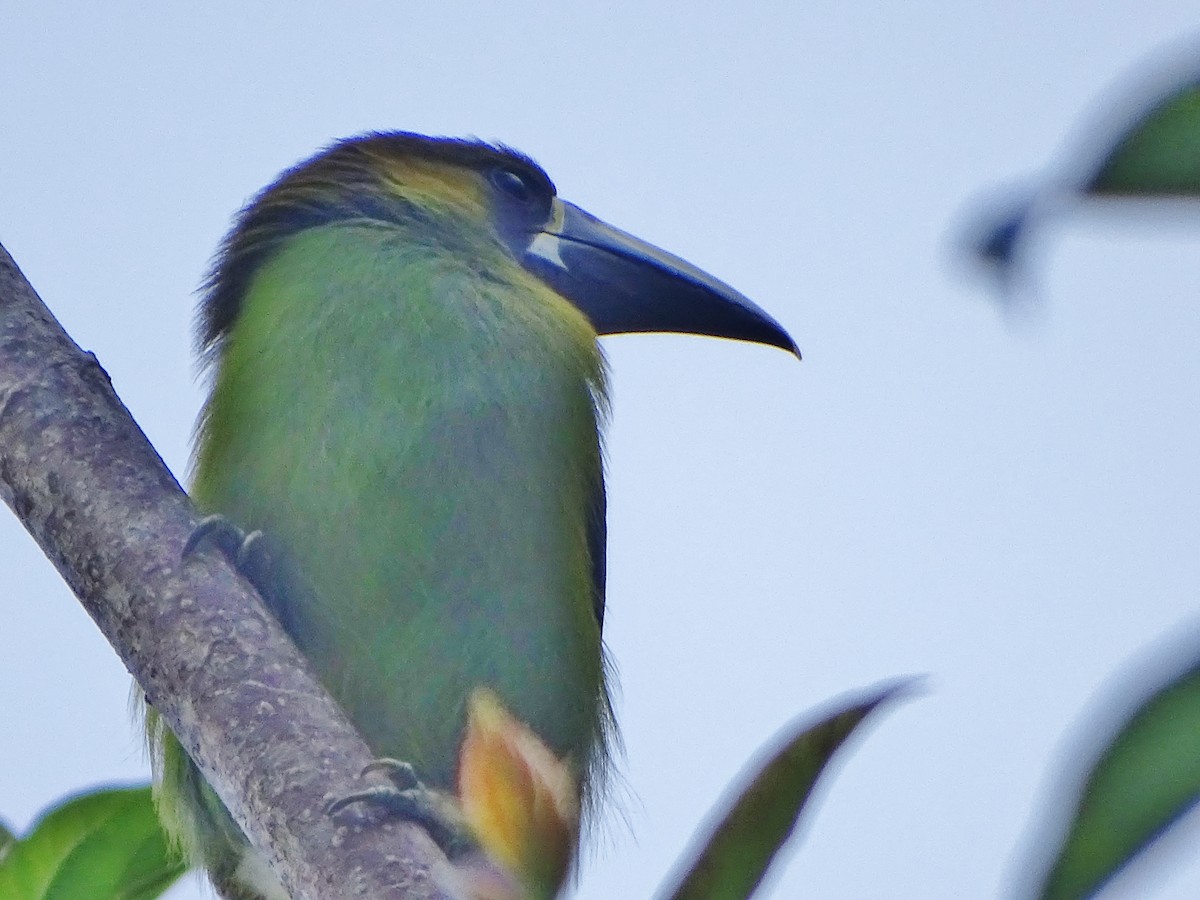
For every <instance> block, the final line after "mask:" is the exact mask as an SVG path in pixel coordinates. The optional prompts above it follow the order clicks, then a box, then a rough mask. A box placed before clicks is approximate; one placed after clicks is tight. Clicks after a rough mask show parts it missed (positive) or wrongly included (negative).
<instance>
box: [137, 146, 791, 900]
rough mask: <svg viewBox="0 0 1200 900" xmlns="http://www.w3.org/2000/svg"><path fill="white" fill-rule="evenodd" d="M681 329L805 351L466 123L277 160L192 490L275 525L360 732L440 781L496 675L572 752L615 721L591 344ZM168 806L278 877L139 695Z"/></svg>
mask: <svg viewBox="0 0 1200 900" xmlns="http://www.w3.org/2000/svg"><path fill="white" fill-rule="evenodd" d="M650 331H669V332H683V333H690V334H702V335H713V336H717V337H724V338H733V339H737V340H743V341H753V342H757V343H760V344H768V345H773V346H776V347H780V348H783V349H785V350H787V351H789V352H793V353H794V352H796V347H795V344H794V343H793V342H792V339H791V338H790V337H789V336H788V334H787V333H786V332H785V331H784V329H783V328H782V327H781V326H780V325H779V324H778V323H777V322H776V321H775V320H774V319H772V318H771V317H770V316H769V315H767V314H766V313H765V312H763V310H761V309H759V308H758V307H757V306H756V305H754V304H753V303H752V302H750V301H749V300H748V299H747V298H746V297H744V296H742V295H741V294H740V293H738V292H737V291H735V290H734V289H733V288H731V287H729V286H728V285H726V284H724V283H722V282H720V281H718V280H717V279H715V278H713V277H712V276H710V275H708V274H706V273H705V272H702V271H701V270H699V269H697V268H696V267H695V266H692V265H690V264H689V263H687V262H685V261H683V260H682V259H679V258H678V257H676V256H673V255H671V254H669V253H666V252H664V251H662V250H660V249H658V248H656V247H653V246H651V245H649V244H647V243H645V242H643V241H641V240H638V239H637V238H635V237H633V236H632V235H629V234H626V233H625V232H623V231H620V230H618V229H616V228H613V227H611V226H609V225H607V224H605V223H604V222H602V221H600V220H599V219H596V218H595V217H593V216H591V215H589V214H588V213H586V212H584V211H583V210H581V209H579V208H578V207H576V206H573V205H572V204H570V203H568V202H566V201H564V200H561V199H559V198H558V196H557V195H556V192H555V188H554V185H553V184H552V183H551V181H550V179H549V178H548V177H547V176H546V174H545V173H544V172H543V171H542V169H541V168H539V167H538V166H537V165H536V164H535V163H534V162H533V161H532V160H530V159H529V158H528V157H525V156H523V155H521V154H519V153H516V152H514V151H512V150H510V149H508V148H505V147H501V146H493V145H489V144H486V143H482V142H479V141H472V140H454V139H447V138H430V137H423V136H419V135H414V134H406V133H376V134H369V135H365V136H360V137H355V138H351V139H347V140H343V141H340V142H338V143H335V144H333V145H332V146H330V147H329V148H327V149H326V150H324V151H322V152H320V153H318V154H317V155H316V156H314V157H312V158H311V159H308V160H306V161H305V162H302V163H300V164H299V165H297V166H295V167H294V168H292V169H290V170H288V171H286V172H285V173H283V175H282V176H280V177H279V179H278V180H277V181H275V182H274V183H273V184H271V185H270V186H269V187H267V188H265V189H264V190H263V191H262V192H261V193H259V194H258V195H257V196H256V197H255V198H254V199H253V200H252V201H251V202H250V203H249V204H248V205H247V206H246V207H245V209H244V210H242V212H241V213H240V214H239V216H238V217H237V219H236V222H235V224H234V226H233V228H232V230H231V231H230V233H229V235H228V236H227V237H226V239H225V241H224V243H223V244H222V246H221V248H220V250H219V252H218V255H217V257H216V260H215V263H214V265H213V269H212V272H211V275H210V277H209V279H208V281H207V284H206V285H205V288H204V293H203V302H202V306H201V312H200V318H199V343H200V345H201V350H202V353H203V359H204V361H205V363H206V364H207V365H208V367H209V375H210V377H211V393H210V395H209V397H208V400H207V403H206V405H205V407H204V410H203V413H202V416H201V418H200V422H199V424H198V427H197V440H196V446H195V454H194V479H193V483H192V496H193V498H194V500H195V502H196V504H197V505H198V506H199V507H200V508H201V509H202V510H203V511H205V512H209V513H219V514H220V515H221V516H223V517H226V518H227V520H228V521H230V522H232V523H234V524H235V525H237V526H238V527H240V528H241V529H244V530H245V531H246V532H250V531H254V530H258V531H261V532H262V533H263V534H264V535H265V536H266V538H267V540H268V541H269V546H270V547H271V548H272V550H273V553H274V556H275V557H276V558H277V559H276V560H275V561H276V562H279V568H280V569H282V570H284V571H286V572H287V573H288V577H286V578H284V577H282V576H280V577H281V579H282V580H281V584H282V587H281V588H280V589H278V590H274V591H264V593H265V594H267V595H268V603H269V605H270V606H271V608H272V612H273V613H274V614H275V615H276V616H277V617H278V619H279V621H280V622H281V623H282V624H283V626H284V628H285V629H286V630H287V632H288V633H289V634H290V635H291V637H292V638H293V639H294V640H295V642H296V644H297V646H298V647H299V648H300V650H301V651H302V652H303V653H304V654H305V655H306V656H307V658H308V659H309V660H311V662H312V665H313V667H314V669H315V671H316V672H317V673H318V675H319V676H320V678H321V680H322V681H323V683H324V684H325V686H326V687H327V688H328V689H329V691H330V692H331V694H332V695H333V696H334V697H335V698H336V699H337V700H338V702H339V703H340V704H341V705H342V707H343V708H344V709H345V711H346V713H347V714H348V715H349V717H350V718H351V720H352V721H353V722H354V723H355V725H356V726H357V727H358V729H359V730H360V732H361V733H362V736H363V737H364V738H365V739H366V741H367V743H368V745H369V746H370V747H371V749H372V751H373V752H375V753H377V754H378V755H379V756H381V757H384V756H386V757H394V758H398V759H401V760H404V761H406V762H407V763H410V764H411V765H412V766H413V768H414V770H415V772H416V773H417V775H418V776H419V777H420V779H421V780H422V781H423V782H424V784H426V785H428V786H429V787H430V789H432V790H445V791H451V790H453V787H454V784H453V782H454V771H455V762H456V759H457V753H458V747H459V743H460V740H461V737H462V732H463V728H464V723H465V715H466V713H465V707H466V704H467V701H468V698H469V697H470V695H471V693H472V691H473V689H475V688H476V687H487V688H490V690H491V691H492V692H494V694H495V696H497V697H498V698H499V700H500V701H501V702H502V703H503V704H504V705H505V707H506V708H507V709H508V710H510V711H511V713H512V714H513V715H514V716H515V717H516V718H517V719H519V720H520V721H522V722H524V723H526V724H527V725H528V726H529V728H530V729H531V730H532V731H533V732H534V733H535V734H536V735H538V736H539V737H540V738H541V740H542V741H544V742H545V744H546V745H547V746H549V748H551V749H552V750H553V751H554V753H555V754H557V755H558V756H560V757H563V758H565V759H567V760H569V762H570V764H571V765H572V766H573V767H574V769H575V771H576V772H577V773H578V776H579V784H580V791H581V793H582V794H583V799H584V805H585V807H586V806H587V803H588V800H589V798H594V794H595V793H596V792H597V790H598V785H599V783H600V782H601V781H602V772H603V769H604V766H605V763H606V760H607V758H608V755H607V748H608V746H609V744H610V743H611V739H612V729H613V726H612V720H611V715H610V709H609V703H608V696H607V692H606V687H605V659H604V652H603V648H602V643H601V626H602V624H603V618H604V571H605V500H604V481H603V473H602V462H601V428H602V425H603V422H604V419H605V415H606V405H607V401H606V390H605V362H604V357H603V354H602V352H601V350H600V348H599V346H598V344H597V340H596V339H597V336H598V335H604V334H614V333H620V332H650ZM150 730H151V732H156V733H157V735H158V737H157V740H155V741H153V743H154V752H155V756H156V763H157V769H158V775H159V782H158V796H159V804H160V809H161V811H162V814H163V817H164V821H165V822H166V823H167V824H168V827H169V828H171V829H172V830H173V831H174V832H175V833H176V835H177V836H178V837H179V838H180V840H181V841H182V843H183V844H184V846H185V847H186V848H187V849H188V850H189V852H190V853H191V854H192V855H193V858H194V859H196V860H197V861H198V862H199V863H200V864H202V865H203V866H205V867H206V868H207V869H208V870H209V873H210V876H211V877H212V878H213V881H214V883H215V884H216V886H217V888H218V890H219V891H220V892H221V893H222V894H223V895H224V896H225V897H229V898H237V900H251V898H253V900H260V898H271V900H274V898H278V897H284V896H285V895H284V894H283V890H282V888H281V887H280V886H279V883H278V881H277V880H276V879H275V878H274V876H273V875H272V874H271V873H270V871H269V870H268V869H267V868H266V864H265V862H263V861H262V860H261V858H260V857H258V855H257V854H256V853H254V852H253V851H252V850H251V849H250V847H249V845H248V844H247V842H246V840H245V838H244V837H243V836H242V834H241V831H240V830H239V829H238V827H237V825H236V824H235V823H234V822H233V820H232V819H231V817H230V816H229V814H228V813H227V811H226V810H225V808H224V807H223V806H222V804H221V803H220V801H219V800H218V799H217V797H216V795H215V794H214V793H213V792H212V790H211V789H210V788H209V787H208V785H207V784H206V783H205V782H204V780H203V777H202V776H201V775H200V773H199V771H198V769H197V768H196V767H195V765H194V764H193V762H192V761H191V760H190V759H189V758H188V756H187V754H186V753H185V751H184V750H183V749H182V748H181V747H180V745H179V743H178V742H177V741H176V740H175V738H174V736H173V735H172V734H170V732H169V731H165V730H164V729H163V728H162V726H161V723H160V722H158V720H157V717H156V716H154V715H153V713H152V714H151V722H150Z"/></svg>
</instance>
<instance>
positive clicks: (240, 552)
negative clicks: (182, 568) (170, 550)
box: [182, 514, 279, 601]
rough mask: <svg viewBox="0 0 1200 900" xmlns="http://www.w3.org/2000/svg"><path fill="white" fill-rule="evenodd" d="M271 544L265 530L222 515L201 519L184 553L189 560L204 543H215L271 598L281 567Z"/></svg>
mask: <svg viewBox="0 0 1200 900" xmlns="http://www.w3.org/2000/svg"><path fill="white" fill-rule="evenodd" d="M268 543H269V542H268V541H267V538H266V535H264V534H263V533H262V532H261V531H257V530H256V531H251V532H249V533H246V532H245V531H243V530H242V529H241V528H239V527H238V526H237V525H235V524H234V523H233V522H231V521H230V520H229V519H227V518H226V517H225V516H222V515H219V514H218V515H214V516H205V517H204V518H203V519H201V520H200V524H199V525H197V526H196V528H195V530H194V531H192V533H191V534H190V535H188V539H187V541H185V542H184V545H183V553H182V556H183V558H184V559H188V558H190V557H191V556H193V555H194V554H195V553H196V552H197V551H198V550H199V549H200V548H201V547H202V546H203V545H205V544H211V545H212V546H214V547H216V548H217V549H218V550H220V551H221V554H222V555H223V556H224V557H225V558H226V559H227V560H229V562H230V563H231V564H232V565H233V567H234V568H235V569H237V570H238V572H239V573H240V574H241V575H243V576H244V577H245V578H246V580H247V581H249V582H250V583H251V584H252V585H254V587H255V588H256V589H257V590H258V592H259V593H260V594H262V595H263V597H264V599H267V600H268V601H269V600H270V599H271V598H272V597H273V596H274V591H275V588H276V584H277V582H278V579H279V568H278V566H277V565H276V559H275V554H274V553H272V552H271V549H270V547H269V546H268Z"/></svg>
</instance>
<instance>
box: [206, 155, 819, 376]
mask: <svg viewBox="0 0 1200 900" xmlns="http://www.w3.org/2000/svg"><path fill="white" fill-rule="evenodd" d="M343 221H347V222H349V221H357V222H374V223H378V224H380V225H383V226H386V225H387V224H388V223H400V224H403V225H404V226H405V227H406V230H407V231H408V233H410V234H411V233H414V232H419V233H421V234H423V235H424V236H425V239H428V240H430V241H434V242H438V243H440V244H443V245H449V246H451V247H461V249H463V250H465V251H468V252H470V251H471V250H472V249H476V250H478V249H479V248H480V247H481V246H485V247H486V249H487V250H488V251H490V252H494V251H499V252H503V253H505V254H507V255H509V256H510V257H511V258H512V260H514V261H515V262H516V263H518V264H519V265H521V266H523V267H524V268H525V269H527V270H528V271H530V272H531V273H533V274H534V275H536V276H537V277H538V278H540V279H542V280H543V281H544V282H546V283H547V284H548V285H549V286H550V287H551V288H553V289H554V290H555V291H556V292H558V293H559V294H561V295H562V296H563V297H565V298H566V299H567V300H569V301H570V302H571V303H572V304H574V305H575V306H576V307H577V308H578V309H579V310H580V311H581V312H583V313H584V315H585V316H587V318H588V319H589V320H590V321H591V323H592V325H593V326H594V327H595V329H596V332H597V334H618V333H625V332H645V331H668V332H679V333H685V334H703V335H711V336H714V337H724V338H732V339H735V340H745V341H753V342H756V343H761V344H769V345H772V346H776V347H781V348H783V349H785V350H788V351H789V352H792V353H796V354H797V356H798V355H799V351H798V350H797V348H796V345H795V343H794V342H793V341H792V339H791V337H790V336H789V335H788V334H787V332H786V331H784V329H783V327H782V326H781V325H779V323H778V322H776V321H775V320H774V319H773V318H771V317H770V316H769V315H768V314H767V313H766V312H764V311H763V310H762V309H760V308H759V307H758V306H756V305H755V304H754V303H752V302H751V301H750V300H749V299H747V298H746V297H745V296H743V295H742V294H740V293H739V292H738V291H736V290H734V289H733V288H732V287H730V286H729V285H727V284H725V283H724V282H722V281H719V280H717V279H716V278H714V277H712V276H711V275H709V274H707V273H706V272H703V271H702V270H700V269H698V268H697V267H695V266H693V265H691V264H690V263H688V262H686V261H684V260H682V259H680V258H679V257H677V256H675V255H673V254H670V253H667V252H666V251H664V250H660V249H659V248H657V247H655V246H653V245H651V244H648V243H646V242H645V241H642V240H640V239H638V238H635V237H634V236H633V235H630V234H627V233H626V232H624V231H621V230H620V229H617V228H613V227H612V226H611V225H608V224H606V223H604V222H602V221H600V220H599V219H597V218H596V217H594V216H592V215H590V214H589V213H587V212H584V211H583V210H582V209H580V208H579V207H577V206H575V205H574V204H571V203H568V202H567V201H565V200H562V199H560V198H559V197H558V196H557V193H556V191H555V188H554V184H553V182H551V181H550V179H549V177H548V176H547V175H546V173H545V172H544V171H542V169H541V168H540V167H539V166H538V165H537V164H536V163H534V162H533V160H531V159H529V158H528V157H526V156H524V155H522V154H520V153H517V152H515V151H513V150H511V149H508V148H506V147H502V146H494V145H491V144H486V143H483V142H481V141H470V140H457V139H452V138H431V137H424V136H421V135H416V134H408V133H402V132H393V133H379V134H369V135H365V136H361V137H355V138H350V139H347V140H343V141H340V142H338V143H336V144H334V145H332V146H331V147H329V148H328V149H326V150H324V151H322V152H321V153H318V154H317V155H316V156H314V157H312V158H310V159H308V160H306V161H304V162H302V163H300V164H299V165H297V166H295V167H293V168H292V169H289V170H288V171H286V172H285V173H283V175H282V176H280V178H279V179H278V180H277V181H275V182H274V183H273V184H271V185H270V186H268V187H267V188H265V189H264V190H263V191H262V192H261V193H260V194H259V195H258V196H257V197H255V198H254V199H253V200H252V201H251V202H250V203H249V204H248V205H247V206H246V208H245V209H244V210H243V211H242V213H241V214H240V216H239V217H238V220H237V222H236V223H235V225H234V228H233V230H232V231H231V232H230V234H229V236H228V237H227V238H226V240H225V243H224V245H223V247H222V250H221V253H220V255H219V256H218V259H217V263H216V265H215V266H214V270H213V273H212V275H211V276H210V279H209V283H208V290H207V297H206V303H205V305H204V310H203V315H202V321H201V334H200V339H201V344H202V346H203V347H205V348H208V349H212V348H214V347H215V346H217V345H219V344H220V342H221V340H222V338H223V337H224V336H225V335H226V334H227V332H228V330H229V328H230V327H231V325H232V324H233V322H234V320H235V319H236V318H237V315H238V312H239V308H240V304H241V302H242V298H243V296H244V295H245V292H246V289H247V287H248V286H249V282H250V279H251V278H252V277H253V276H254V273H255V272H256V271H257V270H258V269H259V267H260V266H261V265H262V264H263V263H264V262H265V261H266V260H267V259H268V258H269V257H270V255H271V254H272V253H274V252H275V251H276V250H277V249H279V247H280V246H282V244H283V243H284V242H286V241H287V240H288V238H290V237H292V236H294V235H295V234H296V233H297V232H300V231H302V230H304V229H307V228H313V227H319V226H322V225H329V224H333V223H337V222H343Z"/></svg>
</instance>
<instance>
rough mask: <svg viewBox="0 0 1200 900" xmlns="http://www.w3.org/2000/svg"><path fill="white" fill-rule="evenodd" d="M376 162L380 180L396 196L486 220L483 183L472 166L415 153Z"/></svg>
mask: <svg viewBox="0 0 1200 900" xmlns="http://www.w3.org/2000/svg"><path fill="white" fill-rule="evenodd" d="M379 164H380V170H381V171H382V173H383V178H384V183H385V184H386V185H387V186H388V187H389V188H391V189H392V190H393V191H395V192H396V193H397V194H399V195H400V196H403V197H410V198H412V199H413V200H414V201H415V202H417V203H419V204H420V205H422V206H433V207H443V208H449V209H451V210H453V211H454V212H457V213H458V214H459V215H463V214H465V215H467V216H469V217H470V218H472V219H474V220H476V221H480V222H486V221H488V220H489V219H490V216H491V207H490V203H489V199H488V193H487V186H486V184H485V183H484V180H483V178H482V176H481V175H480V174H479V173H478V172H476V171H474V170H473V169H467V168H463V167H462V166H455V165H448V164H446V163H443V162H439V161H438V160H433V159H429V158H426V157H419V156H403V157H395V156H391V157H386V158H383V159H381V160H380V161H379Z"/></svg>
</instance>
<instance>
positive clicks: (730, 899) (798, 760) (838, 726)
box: [670, 682, 911, 900]
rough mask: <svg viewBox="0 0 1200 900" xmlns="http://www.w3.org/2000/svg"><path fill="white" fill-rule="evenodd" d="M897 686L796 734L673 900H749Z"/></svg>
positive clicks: (900, 688) (729, 816)
mask: <svg viewBox="0 0 1200 900" xmlns="http://www.w3.org/2000/svg"><path fill="white" fill-rule="evenodd" d="M910 685H911V682H905V683H903V684H893V685H890V686H888V687H886V688H884V689H882V690H878V691H876V692H875V693H874V694H873V695H872V696H871V697H870V698H869V699H867V700H865V701H862V702H860V703H855V704H854V705H852V706H848V707H846V708H844V709H842V710H840V711H838V712H836V713H834V714H833V715H831V716H828V717H827V718H825V719H823V720H822V721H820V722H818V723H817V724H816V725H813V726H811V727H807V728H804V729H803V730H801V731H799V732H797V731H796V729H795V727H794V726H793V727H791V728H789V729H787V731H786V734H787V735H789V736H788V737H787V738H786V739H785V743H784V745H783V747H782V748H781V749H779V750H778V751H776V752H775V753H774V754H773V755H772V756H771V758H770V759H769V760H768V761H767V762H766V764H765V765H763V766H762V767H761V768H760V769H759V770H758V771H757V773H756V774H755V775H754V777H753V779H752V780H751V781H750V784H749V785H748V786H747V787H746V788H745V789H744V790H743V791H742V792H741V793H740V794H739V795H738V796H737V798H736V799H735V800H734V802H733V804H732V806H731V808H730V809H729V811H728V812H727V813H726V814H725V816H724V818H723V819H722V820H721V822H720V824H719V825H717V827H716V829H715V830H714V831H713V833H712V836H711V837H710V838H709V839H708V842H707V844H706V845H705V847H704V849H703V850H701V851H700V853H699V855H698V856H697V857H696V858H695V861H694V862H692V863H691V865H689V866H688V868H687V871H686V873H685V875H684V876H683V878H682V881H681V882H680V884H679V886H678V887H677V888H675V890H674V891H673V892H672V893H671V894H670V897H671V898H672V900H744V898H746V897H749V896H750V894H751V893H752V892H753V891H754V889H755V888H756V887H758V884H759V882H760V881H762V878H763V876H764V875H765V874H766V872H767V868H768V867H769V866H770V865H771V860H772V859H774V857H775V854H776V853H777V852H778V851H779V848H780V847H782V846H783V844H784V842H785V841H786V840H787V839H788V837H789V835H791V833H792V830H793V829H794V828H795V825H796V820H797V818H798V817H799V815H800V812H801V810H802V809H803V808H804V804H805V802H806V801H807V800H808V797H809V796H810V794H811V793H812V789H813V785H815V784H816V781H817V778H818V776H820V774H821V771H822V770H823V769H824V768H825V765H826V763H828V762H829V760H830V758H831V757H832V756H833V754H834V753H836V752H837V750H838V748H839V747H841V746H842V744H843V743H844V742H845V740H846V739H847V738H848V737H849V736H850V734H851V733H852V732H853V731H854V730H855V729H856V728H857V727H858V726H859V724H860V723H861V722H862V721H863V719H865V718H866V717H867V716H868V715H869V714H870V713H871V711H872V710H874V709H875V708H876V707H877V706H879V705H880V704H881V703H883V702H884V701H887V700H891V699H892V698H894V697H895V696H897V695H898V694H900V693H903V692H905V691H907V690H908V689H909V687H910Z"/></svg>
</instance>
